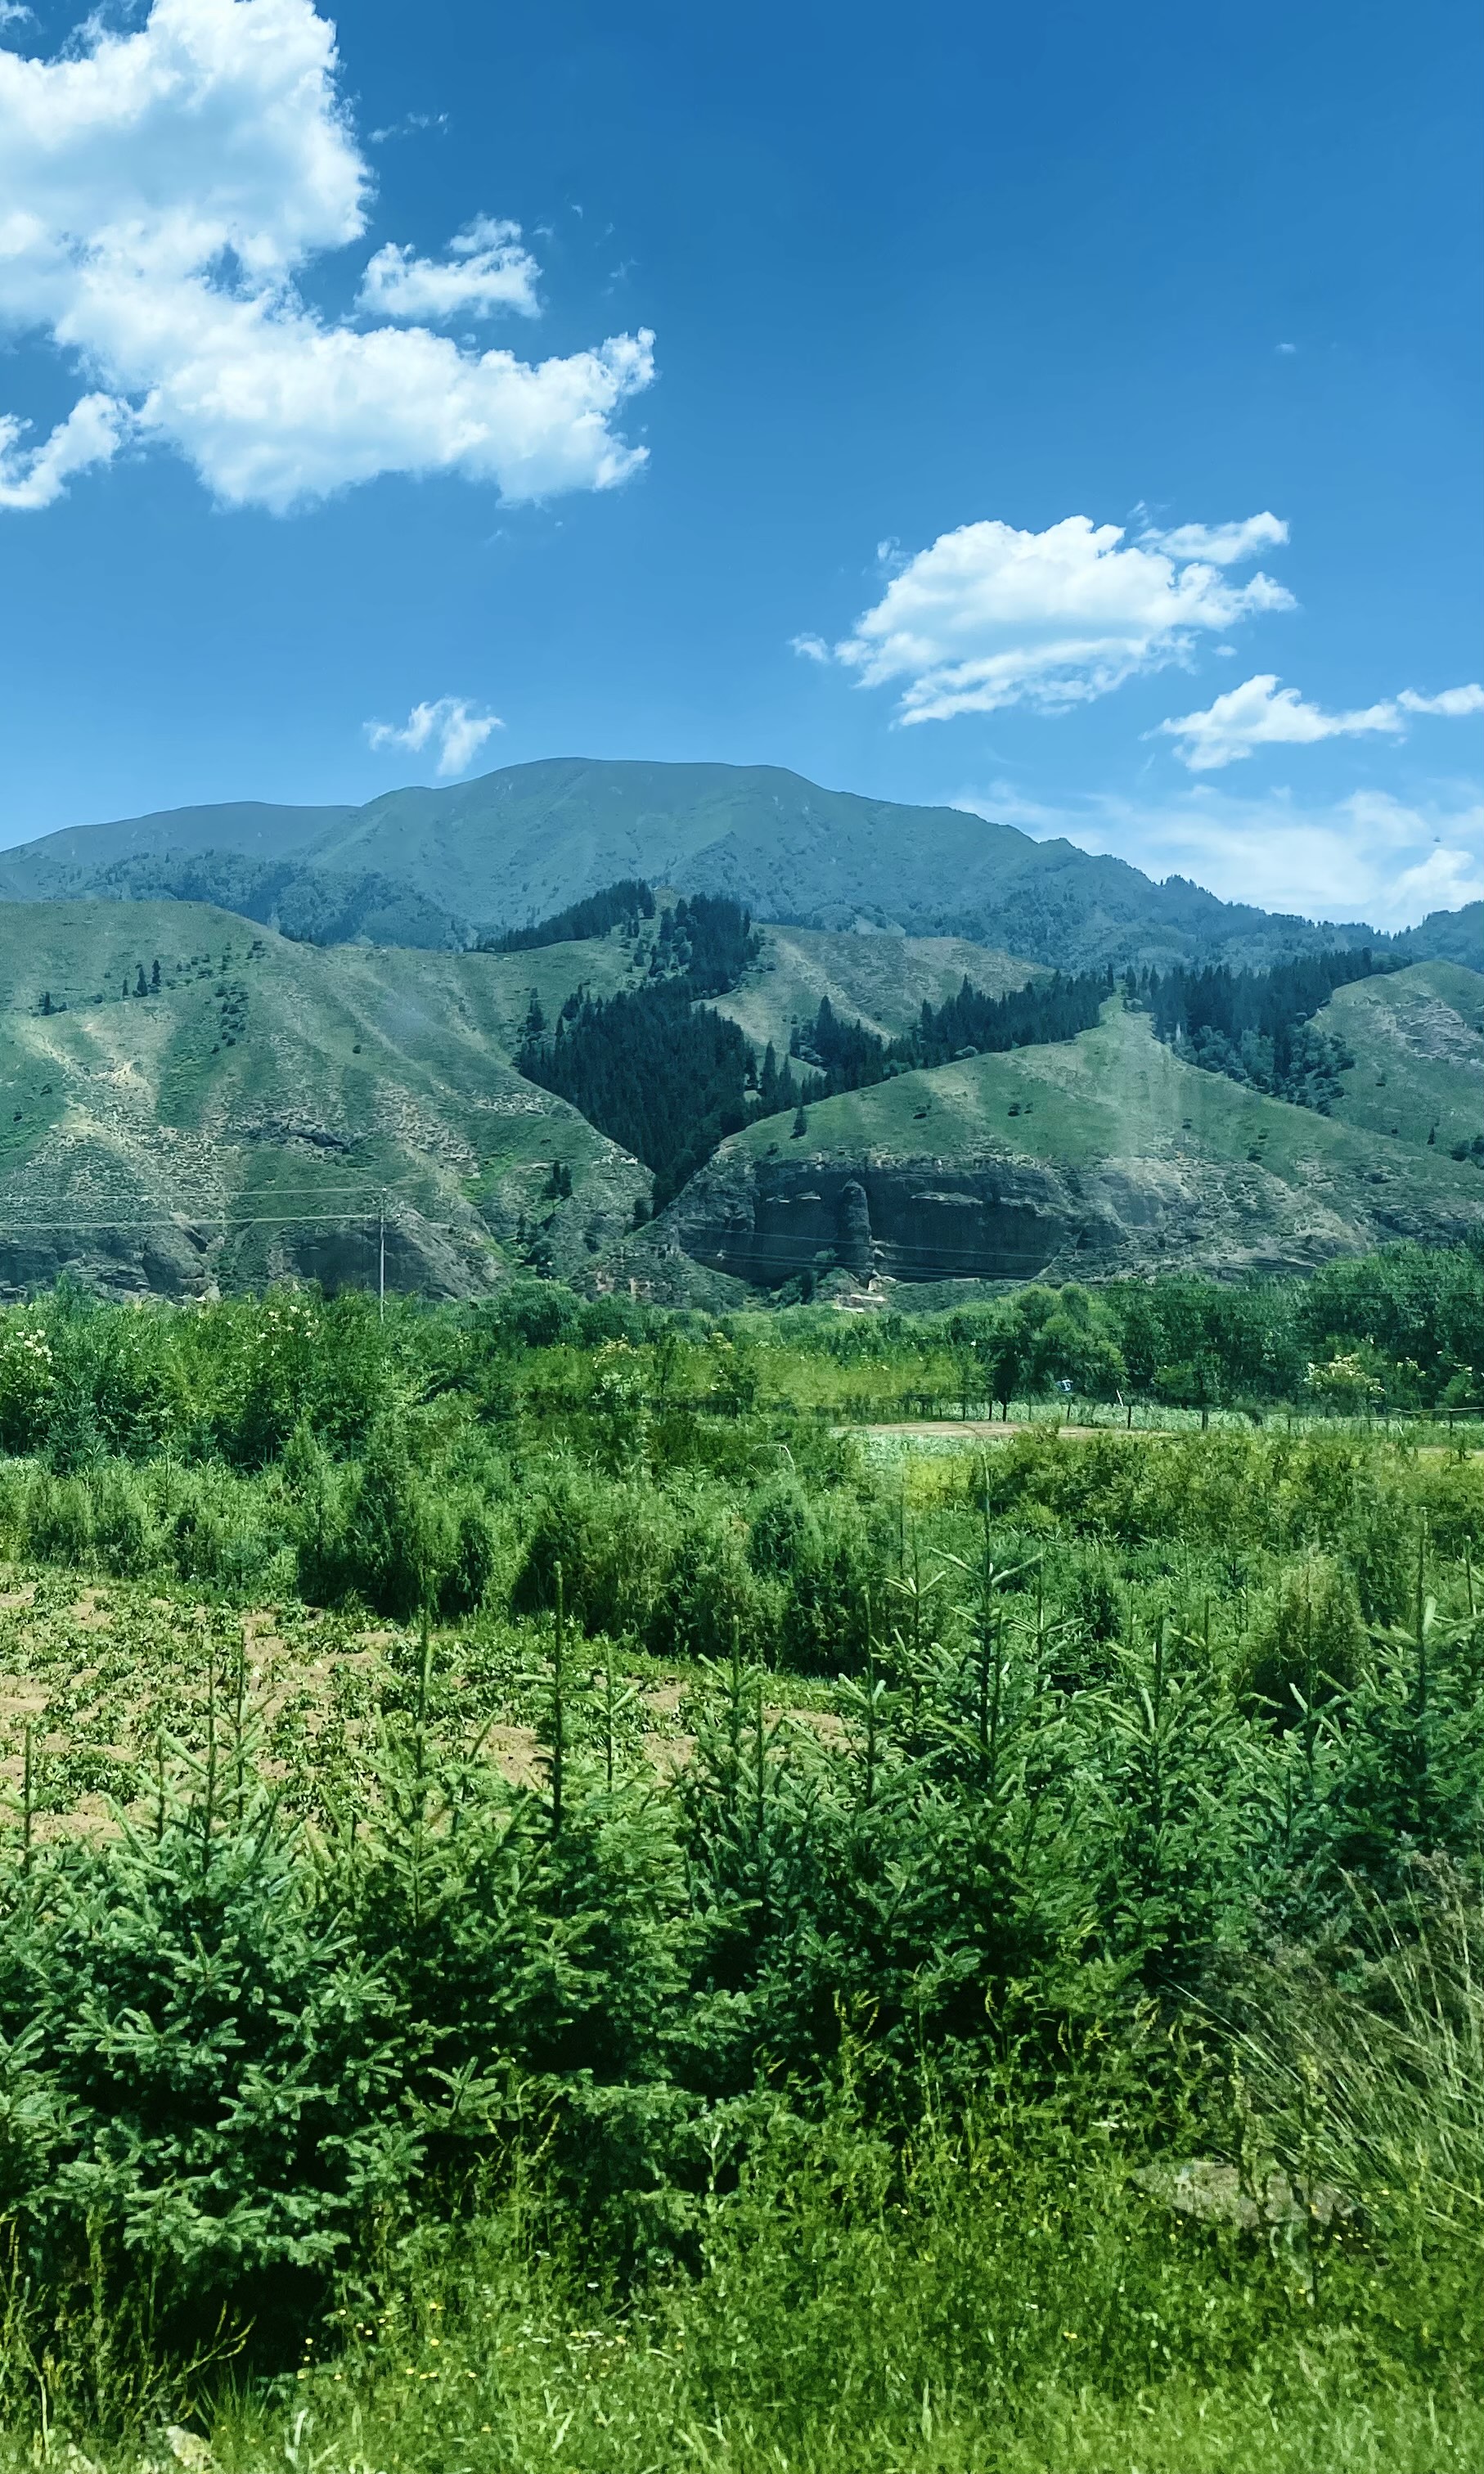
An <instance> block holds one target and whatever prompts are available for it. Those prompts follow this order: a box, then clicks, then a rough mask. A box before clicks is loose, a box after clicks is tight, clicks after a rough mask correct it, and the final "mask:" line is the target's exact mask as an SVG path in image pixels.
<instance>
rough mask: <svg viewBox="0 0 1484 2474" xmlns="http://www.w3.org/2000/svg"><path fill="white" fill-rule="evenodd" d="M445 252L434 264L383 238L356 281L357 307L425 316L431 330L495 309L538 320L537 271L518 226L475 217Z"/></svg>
mask: <svg viewBox="0 0 1484 2474" xmlns="http://www.w3.org/2000/svg"><path fill="white" fill-rule="evenodd" d="M449 248H450V251H451V253H452V259H451V263H450V262H448V261H445V262H444V263H442V264H440V263H439V262H438V260H436V259H435V258H430V257H417V256H415V255H413V252H412V251H411V250H410V249H399V248H398V246H397V243H396V242H395V241H392V240H389V241H388V242H387V243H386V245H385V247H384V248H383V249H378V250H377V254H376V255H375V257H374V258H373V259H372V260H371V263H370V265H369V266H368V267H367V269H366V272H365V274H364V276H363V277H362V278H361V288H360V306H361V308H362V309H366V310H373V311H375V310H380V311H381V312H382V313H383V314H384V315H385V316H386V317H388V318H426V319H429V320H430V321H431V322H432V323H433V324H434V325H435V326H441V325H443V324H444V323H445V321H446V320H448V319H450V318H490V317H493V316H494V315H495V313H496V311H497V310H500V309H515V310H518V311H519V312H520V314H521V316H522V317H523V318H535V317H539V315H540V313H541V303H540V302H539V301H538V300H537V298H536V278H537V274H538V272H539V269H538V268H537V265H536V261H535V259H534V258H533V257H532V256H531V255H530V252H529V251H528V250H525V249H523V248H522V247H521V227H520V225H519V224H506V223H497V222H495V221H494V220H493V219H492V218H491V217H490V216H488V215H480V216H479V218H478V219H477V221H476V222H474V223H473V224H471V225H470V227H469V229H468V230H467V231H461V232H456V233H455V234H454V237H453V238H452V240H450V243H449Z"/></svg>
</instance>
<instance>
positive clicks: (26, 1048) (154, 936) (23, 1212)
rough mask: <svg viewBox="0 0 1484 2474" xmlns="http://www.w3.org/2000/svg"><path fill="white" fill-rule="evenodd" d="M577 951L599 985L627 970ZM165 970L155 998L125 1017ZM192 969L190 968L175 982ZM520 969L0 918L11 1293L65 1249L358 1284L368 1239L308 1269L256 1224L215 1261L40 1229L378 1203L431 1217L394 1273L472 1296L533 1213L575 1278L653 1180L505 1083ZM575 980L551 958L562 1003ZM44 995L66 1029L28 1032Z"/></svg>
mask: <svg viewBox="0 0 1484 2474" xmlns="http://www.w3.org/2000/svg"><path fill="white" fill-rule="evenodd" d="M566 953H567V954H568V955H571V956H572V957H573V958H574V960H575V963H576V965H577V968H578V969H579V970H580V968H581V967H583V966H585V967H586V969H587V972H588V975H589V976H590V977H591V976H596V974H597V973H598V972H600V971H601V970H602V969H604V968H607V967H615V968H616V969H618V970H620V971H621V969H622V967H623V965H622V961H621V958H616V962H615V964H614V965H612V966H610V965H608V964H607V963H605V961H604V959H603V958H602V957H600V956H599V957H594V956H593V955H592V954H591V953H589V954H587V955H584V956H580V957H579V956H578V955H577V949H575V948H568V949H566ZM157 954H158V957H159V958H160V962H161V969H162V975H163V980H164V985H163V986H162V989H161V992H160V994H159V995H158V996H151V997H148V998H145V999H143V1000H140V999H137V998H130V999H128V1000H127V1001H126V1000H124V999H123V998H122V997H121V995H120V989H121V987H122V984H123V982H124V980H125V978H126V976H127V977H128V978H129V980H130V982H131V984H132V983H133V978H134V965H135V964H136V963H137V962H140V961H142V962H143V963H144V965H145V968H146V970H147V971H148V969H149V966H150V964H151V963H152V961H153V959H154V958H155V957H156V955H157ZM224 956H226V957H228V960H227V962H226V967H225V970H224V968H223V957H224ZM198 957H206V958H207V963H206V967H205V968H204V969H203V968H201V967H199V966H198V967H190V968H183V967H182V965H185V964H187V963H190V962H191V961H192V958H198ZM531 959H532V958H531V957H528V956H523V957H519V958H499V957H495V956H485V955H476V954H468V955H453V954H430V953H412V952H398V951H388V952H376V951H372V950H370V949H366V948H359V947H342V948H339V949H336V950H332V951H328V952H326V951H320V950H317V949H315V948H312V947H307V946H303V945H294V944H290V943H288V942H287V941H286V940H285V939H283V938H280V937H278V936H276V935H274V934H273V933H272V932H271V931H270V930H266V929H264V930H254V929H252V928H251V927H248V926H246V925H245V924H244V923H243V921H241V920H240V919H237V918H234V917H232V916H231V915H230V914H228V913H226V912H222V911H214V910H208V909H207V908H206V907H204V906H199V905H188V904H180V903H159V904H153V903H141V904H136V905H133V906H131V907H130V909H129V910H127V911H126V910H120V909H119V908H118V907H117V906H115V905H112V904H107V903H59V904H55V905H45V906H38V907H35V908H33V907H30V906H26V907H24V908H20V907H17V908H15V909H12V908H10V907H9V906H0V1209H3V1210H4V1224H3V1225H4V1226H5V1231H6V1235H7V1237H8V1238H10V1239H12V1241H19V1240H20V1238H21V1236H22V1232H24V1234H25V1237H26V1239H27V1240H28V1241H31V1242H30V1251H29V1253H26V1252H25V1251H24V1249H23V1252H22V1254H21V1255H20V1256H17V1253H16V1249H15V1243H14V1242H12V1244H11V1245H10V1246H9V1247H8V1249H7V1252H8V1255H9V1261H8V1263H7V1266H6V1273H7V1276H8V1277H10V1278H12V1279H13V1278H16V1277H26V1276H28V1275H30V1276H45V1275H46V1274H47V1273H48V1272H49V1271H50V1270H52V1269H55V1268H56V1264H57V1261H58V1259H59V1247H60V1248H61V1253H60V1259H61V1260H67V1259H72V1258H74V1256H75V1257H76V1258H78V1259H80V1260H81V1261H82V1262H83V1263H84V1264H85V1265H89V1264H90V1265H91V1266H92V1267H93V1268H96V1267H97V1258H98V1257H99V1255H100V1254H107V1253H110V1252H111V1253H115V1254H117V1255H119V1256H120V1257H121V1258H122V1263H123V1268H124V1272H125V1275H126V1276H132V1277H139V1276H147V1277H149V1278H150V1279H152V1280H155V1279H158V1280H160V1281H161V1282H162V1283H163V1284H165V1285H173V1284H175V1281H176V1280H178V1279H179V1278H181V1277H182V1276H183V1275H184V1274H185V1273H188V1272H190V1271H192V1270H194V1271H195V1272H196V1273H197V1274H198V1275H199V1273H200V1272H201V1271H203V1270H204V1269H207V1268H210V1269H215V1270H219V1271H220V1272H221V1273H222V1274H223V1275H224V1276H236V1275H241V1274H250V1273H256V1272H261V1271H263V1270H267V1269H270V1268H273V1267H275V1266H276V1265H277V1264H279V1263H280V1262H282V1261H283V1260H285V1259H294V1260H297V1261H299V1262H300V1263H301V1264H303V1265H304V1267H305V1268H311V1269H312V1268H322V1269H325V1270H327V1271H328V1272H330V1273H339V1274H341V1275H354V1273H356V1272H357V1270H359V1272H360V1273H361V1274H362V1275H364V1271H365V1268H366V1266H365V1263H364V1262H363V1261H362V1260H361V1258H362V1257H363V1256H368V1255H369V1246H368V1240H367V1238H366V1236H365V1235H364V1233H356V1232H352V1233H344V1232H342V1233H338V1234H332V1235H331V1236H329V1237H328V1238H327V1239H326V1240H325V1241H324V1243H322V1244H321V1246H320V1248H319V1250H318V1251H315V1250H313V1249H311V1250H310V1253H309V1255H308V1256H307V1258H306V1256H305V1252H304V1248H305V1245H306V1244H307V1240H305V1239H304V1237H303V1236H299V1237H295V1238H292V1239H291V1237H290V1235H289V1234H288V1233H280V1232H279V1231H278V1230H276V1229H274V1228H272V1227H265V1228H261V1229H259V1230H257V1231H255V1232H253V1233H251V1234H249V1235H248V1236H246V1237H245V1238H244V1237H239V1238H236V1239H234V1240H231V1241H230V1249H229V1252H228V1253H227V1255H226V1257H225V1258H224V1259H221V1260H219V1259H218V1254H217V1249H216V1241H215V1240H214V1239H213V1240H212V1241H211V1242H210V1244H209V1246H208V1248H207V1251H206V1252H205V1253H203V1252H202V1250H201V1249H200V1247H199V1246H195V1245H193V1244H192V1243H191V1242H190V1241H189V1240H188V1239H186V1238H184V1237H183V1236H182V1235H181V1234H179V1233H178V1232H177V1231H173V1230H172V1229H171V1228H169V1227H168V1226H167V1227H166V1228H165V1229H163V1230H158V1229H157V1230H154V1231H134V1232H132V1233H131V1234H130V1235H129V1237H128V1238H127V1239H125V1238H122V1237H119V1238H108V1239H106V1240H105V1239H102V1238H100V1239H97V1240H89V1241H88V1242H87V1243H85V1244H83V1245H76V1246H75V1245H73V1244H72V1243H71V1242H70V1241H67V1240H64V1239H54V1238H53V1237H52V1235H51V1232H50V1229H49V1226H48V1224H50V1223H51V1222H53V1221H56V1220H61V1219H70V1220H71V1221H72V1222H73V1223H74V1225H75V1224H76V1223H77V1222H79V1221H89V1222H91V1221H102V1220H137V1219H140V1218H147V1217H151V1216H153V1217H156V1218H160V1219H164V1220H166V1221H169V1220H170V1219H171V1218H172V1217H174V1218H175V1219H177V1220H182V1221H190V1220H191V1219H192V1218H193V1217H199V1218H200V1219H201V1220H202V1222H203V1234H205V1233H206V1232H205V1222H206V1220H207V1217H208V1216H209V1215H211V1214H214V1213H221V1212H229V1213H231V1214H232V1215H233V1216H241V1215H245V1214H247V1213H249V1212H253V1211H256V1212H263V1213H275V1212H282V1213H285V1214H286V1213H289V1212H302V1211H305V1210H308V1209H310V1208H311V1207H313V1206H315V1205H318V1206H319V1207H320V1208H321V1209H322V1210H326V1211H328V1210H330V1209H331V1208H351V1207H354V1206H357V1205H359V1204H361V1203H362V1202H364V1201H367V1200H368V1199H369V1198H372V1197H374V1196H375V1194H376V1193H377V1190H378V1189H379V1188H380V1187H381V1186H383V1185H386V1186H388V1187H390V1188H392V1189H393V1190H394V1192H396V1193H398V1194H400V1195H401V1196H404V1197H406V1198H407V1199H408V1200H409V1201H415V1202H416V1203H417V1204H418V1205H419V1206H420V1208H421V1211H422V1214H423V1220H422V1221H421V1222H420V1221H418V1220H417V1219H415V1218H414V1217H413V1216H412V1215H411V1214H410V1213H406V1212H403V1213H400V1214H397V1213H394V1228H393V1236H392V1241H391V1271H392V1275H393V1276H394V1277H402V1278H405V1279H408V1280H410V1281H412V1282H413V1283H414V1284H415V1283H416V1282H417V1281H418V1280H419V1279H420V1278H431V1279H433V1280H434V1281H435V1282H436V1283H437V1284H440V1285H449V1286H453V1287H462V1286H468V1285H473V1286H475V1287H477V1286H479V1285H482V1284H483V1283H484V1281H485V1280H486V1279H487V1278H488V1277H489V1276H491V1274H492V1273H496V1272H498V1269H499V1261H500V1251H501V1249H500V1248H499V1246H498V1245H497V1244H496V1242H495V1239H496V1237H497V1236H498V1237H499V1238H500V1239H503V1240H506V1241H508V1240H510V1239H512V1238H513V1237H514V1234H515V1223H516V1219H517V1216H518V1214H519V1213H520V1212H521V1211H525V1212H526V1214H527V1215H528V1217H529V1218H530V1219H532V1220H536V1219H541V1220H545V1219H546V1218H547V1216H548V1214H553V1213H554V1217H553V1225H552V1228H551V1231H550V1242H551V1245H552V1248H553V1251H554V1254H555V1258H556V1260H557V1262H558V1264H559V1265H564V1266H566V1265H570V1266H571V1267H572V1268H575V1267H576V1266H577V1265H578V1264H579V1263H580V1262H581V1261H584V1260H587V1259H590V1256H589V1254H588V1251H587V1248H586V1245H585V1239H584V1231H585V1230H586V1229H587V1228H588V1227H589V1226H590V1225H596V1229H597V1232H598V1233H599V1234H600V1236H606V1235H608V1234H610V1233H616V1232H617V1230H618V1228H619V1227H620V1226H621V1225H624V1224H625V1223H626V1220H627V1217H628V1215H629V1213H630V1212H631V1210H632V1205H633V1201H634V1198H635V1196H636V1194H637V1193H638V1192H639V1191H640V1190H641V1188H642V1187H644V1186H645V1184H646V1180H645V1179H644V1178H643V1176H642V1175H641V1173H640V1172H639V1171H638V1170H637V1168H636V1167H635V1166H634V1165H633V1164H632V1163H631V1162H629V1161H628V1160H627V1159H626V1158H625V1156H624V1154H622V1153H621V1152H619V1151H618V1150H617V1149H616V1147H615V1146H614V1145H613V1144H611V1143H609V1142H607V1141H606V1140H605V1139H604V1138H603V1137H602V1136H601V1135H599V1134H597V1133H596V1132H595V1131H594V1129H593V1128H591V1127H589V1126H588V1125H587V1124H585V1122H584V1121H583V1120H582V1118H580V1117H579V1116H577V1115H576V1113H575V1111H573V1110H572V1109H571V1108H569V1107H568V1106H566V1104H564V1103H562V1102H561V1101H558V1100H554V1099H551V1098H550V1097H548V1095H547V1094H546V1093H544V1092H538V1091H536V1090H534V1089H533V1088H532V1086H531V1085H530V1084H529V1083H527V1082H525V1081H524V1080H523V1079H522V1078H521V1077H520V1076H519V1075H517V1074H516V1072H515V1071H514V1069H513V1067H512V1066H511V1065H510V1063H509V1061H508V1055H507V1054H506V1049H507V1044H508V1031H509V1025H510V1022H511V1020H512V1018H513V1017H516V1016H518V1015H519V1013H521V1012H523V1009H524V1005H525V1002H526V991H527V989H528V987H529V984H530V982H531V979H532V976H533V974H532V972H531V971H530V969H529V964H530V961H531ZM543 959H544V958H543ZM517 962H518V963H519V965H520V966H521V967H520V970H519V972H517V970H515V969H514V968H513V967H512V964H513V963H517ZM572 969H573V964H572V963H571V962H569V961H567V960H566V959H565V958H564V960H563V962H562V964H561V969H560V972H559V974H558V977H559V978H562V980H563V982H564V985H563V992H565V985H566V984H568V983H570V981H569V980H568V979H567V976H566V975H567V974H569V973H571V972H572ZM536 976H538V977H539V976H540V974H537V975H536ZM42 988H50V989H51V991H52V993H53V996H54V999H61V998H62V997H64V998H65V999H66V1001H67V1006H68V1010H67V1011H66V1012H63V1013H54V1014H53V1015H51V1016H50V1017H42V1016H41V1015H39V1014H38V1013H37V1012H36V1000H37V997H38V995H39V992H40V990H41V989H42ZM223 988H225V989H226V990H227V991H228V995H227V996H226V997H225V998H224V997H223V996H222V995H221V994H219V993H218V991H219V990H221V989H223ZM238 991H240V992H241V994H240V997H239V996H238V995H237V992H238ZM100 995H101V997H102V999H103V1002H102V1003H100V1004H92V1003H90V1002H88V1000H89V999H91V998H92V997H94V996H100ZM558 1001H559V999H558ZM239 1014H240V1024H239V1021H238V1016H239ZM224 1015H225V1017H226V1019H224ZM553 1160H562V1161H564V1162H565V1163H566V1164H567V1165H568V1166H570V1168H571V1169H572V1177H573V1182H574V1193H573V1198H572V1201H569V1202H564V1203H562V1204H561V1205H558V1206H553V1205H552V1203H551V1202H550V1201H547V1200H546V1199H544V1198H543V1195H542V1187H543V1185H544V1183H545V1181H546V1176H547V1169H548V1168H549V1165H550V1163H551V1162H552V1161H553ZM492 1232H493V1233H492ZM327 1246H328V1251H327V1250H326V1247H327ZM285 1247H287V1248H289V1249H290V1252H289V1256H288V1257H287V1258H285V1255H284V1251H283V1249H284V1248H285ZM296 1249H297V1250H296ZM150 1254H153V1255H154V1256H155V1258H156V1264H155V1268H154V1269H153V1270H150V1269H146V1270H144V1271H143V1272H142V1273H141V1268H140V1267H141V1264H143V1263H144V1260H145V1257H146V1256H147V1255H150Z"/></svg>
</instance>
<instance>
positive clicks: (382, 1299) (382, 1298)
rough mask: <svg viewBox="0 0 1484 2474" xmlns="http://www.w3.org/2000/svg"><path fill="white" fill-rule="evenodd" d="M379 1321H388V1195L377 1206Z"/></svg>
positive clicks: (383, 1196)
mask: <svg viewBox="0 0 1484 2474" xmlns="http://www.w3.org/2000/svg"><path fill="white" fill-rule="evenodd" d="M385 1321H386V1197H385V1195H384V1194H383V1195H382V1197H381V1199H380V1201H379V1202H378V1204H377V1322H385Z"/></svg>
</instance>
